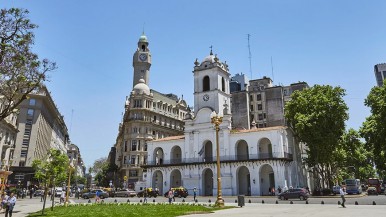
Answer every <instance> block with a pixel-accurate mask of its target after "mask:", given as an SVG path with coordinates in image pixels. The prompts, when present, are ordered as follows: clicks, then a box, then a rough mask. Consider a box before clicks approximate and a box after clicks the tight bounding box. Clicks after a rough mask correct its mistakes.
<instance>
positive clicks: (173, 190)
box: [172, 188, 176, 202]
mask: <svg viewBox="0 0 386 217" xmlns="http://www.w3.org/2000/svg"><path fill="white" fill-rule="evenodd" d="M172 192H173V202H176V196H175V192H176V189H173V188H172Z"/></svg>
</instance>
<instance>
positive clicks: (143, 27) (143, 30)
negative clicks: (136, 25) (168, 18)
mask: <svg viewBox="0 0 386 217" xmlns="http://www.w3.org/2000/svg"><path fill="white" fill-rule="evenodd" d="M142 35H145V22H143V26H142Z"/></svg>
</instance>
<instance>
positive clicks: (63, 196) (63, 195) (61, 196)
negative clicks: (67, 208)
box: [59, 191, 66, 204]
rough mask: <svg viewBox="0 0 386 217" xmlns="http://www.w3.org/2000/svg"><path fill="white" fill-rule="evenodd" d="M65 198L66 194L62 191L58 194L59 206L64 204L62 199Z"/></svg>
mask: <svg viewBox="0 0 386 217" xmlns="http://www.w3.org/2000/svg"><path fill="white" fill-rule="evenodd" d="M65 197H66V193H65V191H62V193H61V194H60V202H59V203H60V204H62V202H63V203H64V198H65Z"/></svg>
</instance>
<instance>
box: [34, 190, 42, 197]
mask: <svg viewBox="0 0 386 217" xmlns="http://www.w3.org/2000/svg"><path fill="white" fill-rule="evenodd" d="M43 194H44V190H36V191H35V192H34V194H33V196H34V197H40V196H42V195H43Z"/></svg>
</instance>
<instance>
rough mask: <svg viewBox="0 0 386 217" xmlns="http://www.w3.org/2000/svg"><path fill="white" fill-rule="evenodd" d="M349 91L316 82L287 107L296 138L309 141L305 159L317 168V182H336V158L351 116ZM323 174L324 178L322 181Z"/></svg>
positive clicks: (304, 141) (292, 98)
mask: <svg viewBox="0 0 386 217" xmlns="http://www.w3.org/2000/svg"><path fill="white" fill-rule="evenodd" d="M343 96H345V90H344V89H342V88H340V87H332V86H329V85H315V86H313V87H311V88H308V89H304V90H302V91H295V92H294V93H293V94H292V95H291V100H290V101H289V102H288V103H287V104H286V106H285V117H286V119H287V123H288V125H289V127H290V128H292V130H293V131H294V133H295V136H296V138H297V139H298V140H299V141H300V142H303V143H305V144H306V146H307V148H306V152H307V158H305V159H304V162H305V163H306V164H307V165H308V166H309V167H310V168H312V169H313V170H314V174H315V180H316V182H317V183H315V184H316V185H317V186H320V184H322V185H324V183H326V182H327V183H328V184H329V185H332V184H333V178H334V174H333V172H334V168H333V165H334V159H335V157H334V156H333V155H332V153H334V152H335V151H336V147H337V146H338V145H339V140H340V138H341V136H342V135H343V133H344V131H345V121H346V120H347V119H348V113H347V110H348V107H347V105H346V103H345V102H344V100H343ZM319 177H321V178H322V180H319Z"/></svg>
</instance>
